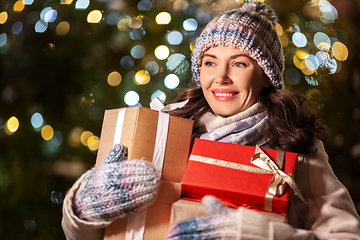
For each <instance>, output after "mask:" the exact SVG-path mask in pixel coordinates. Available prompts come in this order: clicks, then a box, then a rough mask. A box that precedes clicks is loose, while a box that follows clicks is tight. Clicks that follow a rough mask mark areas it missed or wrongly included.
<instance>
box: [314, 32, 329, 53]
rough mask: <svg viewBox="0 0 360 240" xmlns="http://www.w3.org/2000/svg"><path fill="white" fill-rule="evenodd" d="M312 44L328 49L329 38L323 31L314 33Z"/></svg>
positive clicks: (320, 48)
mask: <svg viewBox="0 0 360 240" xmlns="http://www.w3.org/2000/svg"><path fill="white" fill-rule="evenodd" d="M314 44H315V46H316V47H317V48H318V49H319V50H323V51H326V50H329V48H330V47H331V42H330V38H329V36H328V35H326V34H325V33H323V32H317V33H315V35H314Z"/></svg>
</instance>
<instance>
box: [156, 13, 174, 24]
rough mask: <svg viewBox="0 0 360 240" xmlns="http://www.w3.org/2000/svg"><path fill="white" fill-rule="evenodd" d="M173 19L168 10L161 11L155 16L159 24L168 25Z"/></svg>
mask: <svg viewBox="0 0 360 240" xmlns="http://www.w3.org/2000/svg"><path fill="white" fill-rule="evenodd" d="M170 21H171V15H170V13H168V12H161V13H159V14H158V15H156V17H155V22H156V23H157V24H158V25H167V24H169V23H170Z"/></svg>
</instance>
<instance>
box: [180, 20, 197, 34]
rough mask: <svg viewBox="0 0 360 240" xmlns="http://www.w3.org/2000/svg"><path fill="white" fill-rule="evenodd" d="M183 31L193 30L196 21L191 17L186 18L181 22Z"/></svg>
mask: <svg viewBox="0 0 360 240" xmlns="http://www.w3.org/2000/svg"><path fill="white" fill-rule="evenodd" d="M183 28H184V30H185V31H195V30H196V29H197V28H198V22H197V21H196V20H195V19H193V18H188V19H186V20H185V21H184V22H183Z"/></svg>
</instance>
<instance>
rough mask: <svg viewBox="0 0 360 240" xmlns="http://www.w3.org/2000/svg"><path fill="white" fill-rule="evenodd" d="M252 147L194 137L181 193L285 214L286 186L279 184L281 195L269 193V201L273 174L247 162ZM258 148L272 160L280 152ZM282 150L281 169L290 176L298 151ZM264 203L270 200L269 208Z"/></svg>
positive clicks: (287, 195)
mask: <svg viewBox="0 0 360 240" xmlns="http://www.w3.org/2000/svg"><path fill="white" fill-rule="evenodd" d="M255 149H256V148H255V147H251V146H244V145H239V144H231V143H223V142H215V141H209V140H203V139H196V140H195V143H194V145H193V148H192V151H191V155H190V158H189V161H188V165H187V167H186V170H185V173H184V176H183V179H182V193H183V195H184V197H185V198H192V199H201V198H202V197H203V196H204V195H214V196H216V197H218V198H219V199H220V200H221V201H222V202H226V203H227V204H228V205H230V206H233V207H238V206H243V207H247V208H250V209H251V208H254V209H258V210H262V211H271V212H275V213H280V214H286V212H287V207H288V200H289V197H290V187H289V186H288V185H286V184H284V183H283V184H281V188H282V190H283V193H282V195H281V196H272V197H271V198H270V201H269V198H268V190H269V185H270V183H271V182H272V180H273V178H274V175H273V174H269V173H268V172H267V171H265V170H263V169H260V168H259V167H257V166H255V165H254V164H252V163H251V162H250V160H251V159H252V158H253V157H254V155H255ZM262 150H263V152H265V153H266V155H267V156H268V157H269V158H271V159H272V160H273V161H275V160H278V159H277V157H278V158H279V156H281V154H280V153H279V152H280V151H279V152H278V151H276V150H272V149H262ZM282 153H283V157H282V161H283V163H282V164H281V165H283V166H282V168H281V171H283V172H285V173H287V174H285V173H284V174H285V175H288V176H293V173H294V172H295V170H296V165H297V155H298V154H297V153H291V152H282ZM278 154H279V155H278ZM203 160H204V161H203ZM272 160H271V161H272ZM280 160H281V159H280ZM238 166H240V168H238ZM242 169H243V170H242ZM249 169H250V170H251V171H252V170H255V172H251V171H248V170H249ZM264 173H268V174H264ZM290 179H291V180H292V181H293V179H292V178H291V177H290ZM275 187H276V186H275ZM275 189H276V190H279V189H280V185H279V189H278V188H277V187H276V188H275ZM265 196H267V197H265ZM265 203H267V205H269V204H270V209H269V206H267V207H265Z"/></svg>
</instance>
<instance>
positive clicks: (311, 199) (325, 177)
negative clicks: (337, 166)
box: [241, 141, 360, 240]
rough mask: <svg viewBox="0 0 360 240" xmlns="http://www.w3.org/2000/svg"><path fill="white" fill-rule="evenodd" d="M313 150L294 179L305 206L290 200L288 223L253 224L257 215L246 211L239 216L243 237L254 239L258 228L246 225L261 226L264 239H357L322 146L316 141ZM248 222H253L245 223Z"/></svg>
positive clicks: (351, 212) (347, 201) (355, 219)
mask: <svg viewBox="0 0 360 240" xmlns="http://www.w3.org/2000/svg"><path fill="white" fill-rule="evenodd" d="M316 147H317V152H316V154H312V155H309V156H306V157H304V158H303V159H302V160H301V161H299V165H298V169H297V171H296V176H295V181H296V183H297V185H298V186H299V188H300V190H301V192H302V194H303V196H304V197H305V199H306V201H307V204H305V203H303V202H302V201H301V200H300V199H299V198H298V197H296V196H295V195H293V196H291V199H290V203H289V209H288V223H277V222H269V221H267V222H266V223H265V222H264V221H259V220H256V219H259V218H261V217H262V216H260V215H259V214H258V213H256V212H253V211H246V212H244V213H246V214H247V216H246V217H245V216H242V219H243V221H242V227H241V228H242V232H243V234H242V235H243V236H244V233H245V232H247V235H248V236H251V237H255V238H256V236H257V233H256V231H259V226H257V227H255V226H254V225H252V226H249V223H251V222H253V223H254V222H255V223H260V222H262V224H263V226H261V228H262V229H263V230H266V231H268V233H267V234H266V236H268V239H277V240H285V239H295V240H300V239H331V240H335V239H360V219H359V216H358V214H357V212H356V210H355V207H354V204H353V202H352V200H351V198H350V195H349V193H348V191H347V189H346V188H345V187H344V186H343V185H342V184H341V183H340V181H339V180H338V179H337V178H336V176H335V175H334V173H333V170H332V169H331V167H330V165H329V163H328V156H327V154H326V153H325V150H324V146H323V144H322V142H321V141H318V142H317V143H316ZM249 218H252V219H253V220H252V221H247V220H246V219H249ZM252 229H254V231H253V230H252Z"/></svg>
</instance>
